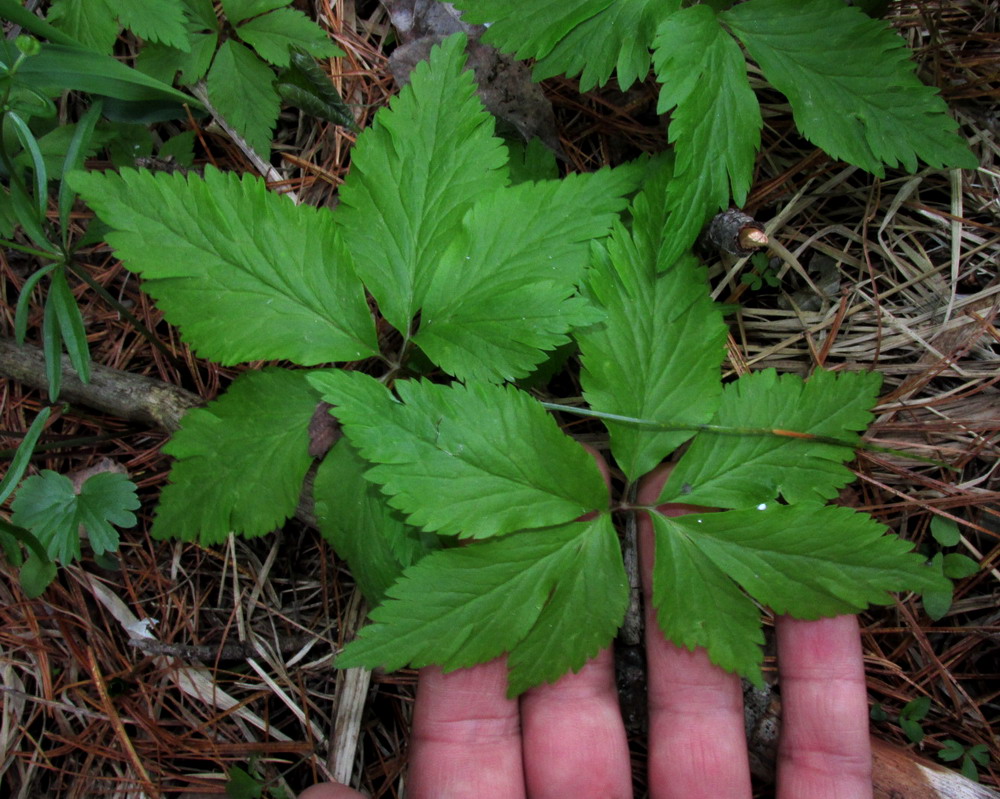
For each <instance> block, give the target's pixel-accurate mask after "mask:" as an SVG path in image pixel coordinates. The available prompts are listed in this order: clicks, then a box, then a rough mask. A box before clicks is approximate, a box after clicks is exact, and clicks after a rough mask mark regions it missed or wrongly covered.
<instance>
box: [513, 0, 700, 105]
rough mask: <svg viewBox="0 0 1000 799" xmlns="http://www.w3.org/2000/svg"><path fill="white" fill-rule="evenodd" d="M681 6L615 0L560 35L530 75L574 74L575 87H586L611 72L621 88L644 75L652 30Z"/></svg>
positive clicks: (671, 0)
mask: <svg viewBox="0 0 1000 799" xmlns="http://www.w3.org/2000/svg"><path fill="white" fill-rule="evenodd" d="M566 6H569V4H564V7H566ZM680 7H681V2H680V0H656V1H654V2H651V0H615V2H612V3H611V5H609V6H608V7H607V8H605V9H603V10H602V11H599V12H597V13H596V14H594V15H593V16H592V17H590V18H589V19H586V20H584V21H583V22H581V23H580V24H579V25H577V26H576V27H574V28H573V29H572V30H570V31H569V32H568V33H567V34H566V35H565V36H564V37H563V38H562V39H560V40H559V41H558V42H557V43H556V44H555V46H554V47H553V48H552V50H551V51H550V52H549V53H548V55H546V56H545V57H544V58H541V59H540V60H539V61H537V62H536V64H535V67H534V70H533V71H532V77H533V78H534V79H535V80H544V79H545V78H551V77H553V76H555V75H567V76H568V77H573V76H575V75H579V76H580V91H581V92H588V91H590V90H591V89H593V88H594V87H595V86H603V85H604V84H606V83H607V82H608V80H609V79H610V77H611V73H612V72H615V73H616V78H617V80H618V85H619V87H620V88H621V89H622V90H625V89H627V88H629V86H631V85H632V84H633V83H635V82H636V81H641V80H644V79H645V78H646V76H647V75H648V74H649V67H650V61H651V59H650V52H649V51H650V50H651V49H652V47H653V38H654V36H655V35H656V29H657V27H659V25H660V23H661V22H663V20H664V19H666V18H667V16H669V15H670V14H672V13H674V12H675V11H678V10H679V9H680Z"/></svg>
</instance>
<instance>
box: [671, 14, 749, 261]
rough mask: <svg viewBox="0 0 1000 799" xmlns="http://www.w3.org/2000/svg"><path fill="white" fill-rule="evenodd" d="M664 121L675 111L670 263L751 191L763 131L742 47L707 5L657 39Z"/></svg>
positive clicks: (676, 17)
mask: <svg viewBox="0 0 1000 799" xmlns="http://www.w3.org/2000/svg"><path fill="white" fill-rule="evenodd" d="M655 47H656V51H655V53H654V54H653V66H654V67H655V69H656V75H657V78H658V79H659V81H660V83H661V84H662V86H661V89H660V100H659V103H658V104H657V109H656V110H657V112H658V113H661V114H663V113H666V112H668V111H670V110H671V109H673V113H672V115H671V121H670V129H669V134H668V138H669V140H670V141H671V142H672V143H673V144H674V149H675V153H676V161H675V163H674V180H673V181H672V182H671V184H670V187H669V189H668V195H667V198H668V207H669V209H670V210H671V211H672V212H673V213H672V216H671V238H670V241H669V246H668V247H667V248H666V254H665V257H666V260H667V261H672V260H674V259H676V258H677V257H678V256H679V255H680V254H681V253H682V252H683V251H684V250H686V249H687V248H688V247H690V246H691V244H692V243H693V242H694V240H695V238H697V236H698V234H699V233H700V232H701V229H702V227H703V226H704V224H705V222H707V221H708V219H709V218H711V216H712V215H713V214H715V213H716V212H717V211H718V210H719V209H720V208H725V207H727V206H728V205H729V202H730V195H732V197H733V200H734V202H735V203H736V204H737V205H742V204H743V202H744V201H745V200H746V196H747V192H748V191H749V189H750V180H751V178H752V175H753V165H754V158H755V156H756V152H757V147H758V146H759V145H760V129H761V126H762V124H763V121H762V119H761V115H760V107H759V106H758V105H757V99H756V97H755V96H754V93H753V90H752V89H751V88H750V85H749V83H748V81H747V71H746V61H745V59H744V57H743V53H742V51H741V50H740V47H739V45H738V44H737V43H736V42H735V41H734V40H733V38H732V37H731V36H730V35H729V34H728V33H726V31H725V30H724V29H723V28H722V26H721V25H720V24H719V21H718V19H717V17H716V15H715V13H714V12H713V11H712V10H711V8H709V7H708V6H706V5H696V6H690V7H688V8H684V9H682V10H680V11H678V12H676V13H675V14H671V15H670V16H669V17H667V19H666V20H664V21H663V22H662V23H661V24H660V27H659V30H658V31H657V35H656V40H655Z"/></svg>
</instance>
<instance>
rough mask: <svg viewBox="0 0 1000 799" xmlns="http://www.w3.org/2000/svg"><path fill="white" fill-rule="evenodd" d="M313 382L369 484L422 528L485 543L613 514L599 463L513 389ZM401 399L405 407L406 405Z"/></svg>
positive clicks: (342, 376)
mask: <svg viewBox="0 0 1000 799" xmlns="http://www.w3.org/2000/svg"><path fill="white" fill-rule="evenodd" d="M310 382H311V383H312V384H313V386H315V387H316V389H317V390H318V391H319V392H320V393H321V394H322V395H323V399H324V400H325V401H326V402H329V403H331V404H332V405H334V406H335V407H334V408H333V410H332V413H333V415H334V416H336V418H337V419H338V420H339V421H340V422H341V424H342V425H343V429H344V433H345V434H346V436H347V438H348V439H349V440H350V442H351V443H352V444H353V445H354V446H355V447H357V449H358V451H359V452H360V453H361V455H362V457H364V458H365V459H366V460H368V461H370V462H372V463H375V464H379V465H377V466H375V467H373V468H372V469H370V470H369V471H368V472H367V473H366V474H365V477H366V478H367V479H369V480H371V481H373V482H376V483H378V484H380V485H381V486H383V491H384V493H386V494H388V495H389V496H390V499H389V504H390V505H392V506H393V507H396V508H399V509H400V510H402V511H403V512H404V513H406V514H407V517H408V519H407V521H408V522H409V523H410V524H412V525H414V526H415V527H420V528H422V529H424V530H427V531H431V532H438V533H444V534H448V535H462V536H465V537H469V538H485V537H487V536H493V535H502V534H505V533H511V532H514V531H517V530H525V529H534V528H539V527H547V526H549V525H554V524H561V523H564V522H568V521H571V520H573V519H576V518H579V517H580V516H582V515H583V514H585V513H588V512H590V511H593V510H599V509H602V508H606V507H607V504H608V491H607V487H606V486H605V484H604V479H603V477H601V473H600V471H599V470H598V468H597V465H596V464H595V463H594V460H593V458H592V457H591V456H590V455H589V454H588V453H587V452H586V451H585V450H584V449H583V448H582V447H580V445H579V444H577V443H576V442H575V441H573V440H572V439H571V438H569V437H568V436H566V435H565V434H564V433H563V432H562V431H561V430H560V429H559V427H558V426H557V425H556V423H555V420H554V419H553V418H552V417H551V416H549V414H548V413H546V412H545V410H544V409H543V408H542V406H541V405H539V404H538V402H536V401H535V400H534V399H533V398H532V397H531V396H529V395H528V394H525V393H524V392H522V391H519V390H518V389H516V388H514V387H513V386H506V387H499V386H493V385H489V384H470V385H468V386H463V385H461V384H456V385H452V386H441V385H436V384H434V383H429V382H425V381H411V380H407V381H400V382H398V383H396V390H397V392H398V393H399V397H400V399H399V400H397V399H396V398H395V397H393V396H392V394H390V393H389V390H388V389H387V388H386V387H385V386H383V385H382V384H381V383H379V382H378V381H377V380H375V379H374V378H371V377H368V376H367V375H363V374H360V373H358V372H342V371H326V372H317V373H314V374H313V375H311V376H310ZM400 400H401V401H400Z"/></svg>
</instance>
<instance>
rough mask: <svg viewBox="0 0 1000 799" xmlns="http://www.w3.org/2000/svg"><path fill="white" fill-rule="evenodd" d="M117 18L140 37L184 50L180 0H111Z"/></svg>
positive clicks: (186, 45) (184, 26) (185, 41)
mask: <svg viewBox="0 0 1000 799" xmlns="http://www.w3.org/2000/svg"><path fill="white" fill-rule="evenodd" d="M111 7H112V8H113V9H114V12H115V13H116V14H117V15H118V21H119V22H121V24H122V25H124V26H125V27H126V28H128V29H129V30H130V31H132V33H134V34H135V35H136V36H138V37H140V38H141V39H147V40H149V41H151V42H159V43H160V44H165V45H167V46H169V47H176V48H177V49H178V50H182V51H185V52H187V51H188V50H190V48H191V43H190V42H189V41H188V33H187V19H186V18H185V16H184V9H183V5H182V3H181V2H180V0H115V2H114V4H113V5H112V6H111Z"/></svg>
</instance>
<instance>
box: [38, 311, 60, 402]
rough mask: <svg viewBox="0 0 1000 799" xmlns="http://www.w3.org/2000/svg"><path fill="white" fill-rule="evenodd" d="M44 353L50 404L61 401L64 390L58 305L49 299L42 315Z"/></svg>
mask: <svg viewBox="0 0 1000 799" xmlns="http://www.w3.org/2000/svg"><path fill="white" fill-rule="evenodd" d="M42 352H43V354H44V355H45V379H46V381H47V382H48V384H49V402H55V401H56V400H57V399H59V391H60V390H61V389H62V335H61V333H60V331H59V316H58V315H57V314H56V305H55V303H54V302H52V301H51V299H49V298H48V297H46V299H45V308H44V311H43V314H42Z"/></svg>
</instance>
